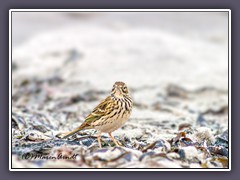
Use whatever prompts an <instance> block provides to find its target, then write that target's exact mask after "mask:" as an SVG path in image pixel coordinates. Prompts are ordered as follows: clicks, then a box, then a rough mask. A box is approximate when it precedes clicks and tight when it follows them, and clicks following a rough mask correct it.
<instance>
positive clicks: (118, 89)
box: [112, 81, 128, 98]
mask: <svg viewBox="0 0 240 180" xmlns="http://www.w3.org/2000/svg"><path fill="white" fill-rule="evenodd" d="M112 94H113V95H114V96H115V97H117V98H122V97H124V95H127V94H128V88H127V85H126V84H125V83H124V82H121V81H118V82H115V83H114V85H113V88H112Z"/></svg>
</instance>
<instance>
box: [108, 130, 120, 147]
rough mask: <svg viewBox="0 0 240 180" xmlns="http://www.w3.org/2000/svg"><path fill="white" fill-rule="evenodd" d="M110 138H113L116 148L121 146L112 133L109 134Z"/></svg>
mask: <svg viewBox="0 0 240 180" xmlns="http://www.w3.org/2000/svg"><path fill="white" fill-rule="evenodd" d="M108 134H109V136H110V137H111V139H112V140H113V142H114V143H115V144H116V146H119V143H118V142H117V140H116V139H115V138H114V137H113V136H112V134H111V133H108Z"/></svg>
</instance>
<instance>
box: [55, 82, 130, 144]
mask: <svg viewBox="0 0 240 180" xmlns="http://www.w3.org/2000/svg"><path fill="white" fill-rule="evenodd" d="M132 106H133V103H132V98H131V97H130V96H129V95H128V88H127V86H126V84H125V83H124V82H120V81H119V82H115V84H114V85H113V88H112V92H111V95H110V96H108V97H107V98H106V99H104V100H103V101H102V102H101V103H100V104H99V105H98V106H97V107H95V108H94V109H93V111H92V112H91V113H90V114H89V115H88V116H87V117H86V119H85V121H84V122H83V123H82V124H81V125H80V126H79V127H78V128H76V129H74V130H73V131H71V132H68V133H64V134H60V135H57V136H58V137H60V138H67V137H69V136H71V135H73V134H75V133H76V132H78V131H81V130H85V129H96V130H98V134H97V136H98V143H99V147H100V148H101V141H100V135H101V133H108V134H109V136H110V137H111V139H112V140H113V142H114V143H115V144H116V145H117V146H118V145H119V144H118V143H117V141H116V140H115V139H114V137H113V136H112V134H111V133H112V132H113V131H115V130H117V129H118V128H120V127H121V126H122V125H123V124H125V122H126V121H127V120H128V118H129V117H130V114H131V111H132Z"/></svg>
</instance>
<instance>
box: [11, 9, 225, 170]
mask: <svg viewBox="0 0 240 180" xmlns="http://www.w3.org/2000/svg"><path fill="white" fill-rule="evenodd" d="M227 18H228V17H227V14H226V13H219V12H216V13H203V12H202V13H197V12H195V13H190V12H189V13H176V12H175V13H170V12H168V13H166V12H165V13H163V12H161V13H133V12H129V13H122V12H116V13H88V14H83V13H65V14H61V13H23V12H21V13H14V14H13V82H12V84H13V92H12V95H13V101H12V103H13V104H12V106H13V120H12V121H13V131H12V132H13V143H12V144H13V154H14V156H13V157H14V164H15V166H16V167H17V166H20V167H32V166H34V167H35V166H36V167H43V168H44V167H48V166H51V167H52V166H53V167H62V166H63V167H65V166H64V165H65V164H64V163H63V164H61V163H60V162H54V163H55V164H51V163H50V165H49V161H44V162H41V163H39V162H37V163H36V162H32V161H30V162H29V161H26V160H22V158H21V157H22V155H23V154H24V153H26V152H29V153H33V152H34V153H36V151H38V152H39V151H40V152H42V150H43V149H46V147H48V148H47V149H48V150H49V151H48V153H46V152H45V155H46V154H47V155H49V154H51V155H56V154H57V153H59V152H65V153H66V152H68V153H70V154H72V153H73V152H74V153H75V152H78V153H79V152H81V153H80V154H81V158H80V159H78V160H75V161H73V162H72V161H70V162H69V163H70V165H69V166H70V167H78V168H79V167H114V168H129V167H134V168H138V167H153V168H156V167H157V168H182V167H191V168H194V167H195V168H196V167H197V168H215V167H220V168H226V167H227V166H228V164H227V161H228V136H226V134H227V132H228V31H227V30H228V26H227V24H228V23H227ZM119 80H120V81H124V82H125V83H126V84H127V85H128V87H129V89H130V93H131V96H132V97H133V100H134V109H133V112H132V116H131V118H130V119H129V121H128V122H127V123H126V125H125V126H123V127H122V128H121V129H119V130H117V131H116V132H114V135H115V136H116V137H117V138H118V139H119V141H120V142H121V143H122V144H124V146H125V148H113V147H110V146H109V144H108V143H106V145H105V146H104V148H105V149H104V150H102V151H100V150H98V149H97V148H96V146H95V145H97V143H96V139H94V138H93V139H91V138H87V140H86V139H82V135H86V134H89V132H83V134H79V135H78V136H79V137H78V136H77V137H75V141H74V138H73V141H71V142H72V143H73V144H71V143H70V144H69V141H57V140H56V138H55V137H54V136H55V134H57V133H59V132H61V131H67V130H70V129H73V128H74V127H77V126H78V125H80V124H81V122H83V120H84V117H86V115H87V114H88V113H89V112H90V111H91V110H92V109H93V108H94V107H95V106H96V105H97V104H98V103H99V101H100V100H101V99H103V98H105V97H106V96H107V95H108V94H109V93H110V90H111V87H112V85H113V83H114V82H115V81H119ZM33 119H34V120H33ZM31 133H32V135H31ZM85 133H86V134H85ZM91 133H94V132H91ZM31 136H33V137H31ZM45 136H47V137H45ZM29 137H31V138H29ZM39 137H41V138H39ZM42 137H45V138H42ZM49 137H51V138H50V140H49ZM104 138H105V140H106V141H107V142H109V138H108V137H107V136H104ZM219 139H220V140H219ZM31 140H32V141H31ZM35 140H36V141H35ZM77 140H78V141H77ZM85 141H86V142H85ZM77 142H78V143H77ZM74 143H75V144H74ZM79 143H80V144H79ZM18 147H27V148H23V149H21V148H20V149H19V148H18ZM49 147H50V148H49ZM66 148H67V149H66ZM216 149H218V150H216ZM42 153H43V152H42ZM163 154H164V155H163ZM110 155H112V156H111V157H115V159H114V158H113V159H111V158H110V157H109V156H110ZM96 157H97V159H96ZM130 157H131V158H130ZM166 157H167V158H166ZM94 158H95V161H94V160H93V159H94Z"/></svg>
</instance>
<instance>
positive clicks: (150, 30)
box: [12, 12, 228, 90]
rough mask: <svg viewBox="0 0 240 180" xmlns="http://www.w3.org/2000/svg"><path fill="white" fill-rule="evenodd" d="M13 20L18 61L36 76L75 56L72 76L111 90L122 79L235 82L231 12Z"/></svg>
mask: <svg viewBox="0 0 240 180" xmlns="http://www.w3.org/2000/svg"><path fill="white" fill-rule="evenodd" d="M12 20H13V23H12V25H13V28H12V29H13V35H12V38H13V60H14V61H16V62H17V61H19V62H20V61H21V63H19V64H24V67H25V69H24V71H25V73H29V75H33V76H34V75H39V74H41V73H43V74H45V73H46V71H47V72H48V75H49V73H52V72H53V71H54V70H56V68H59V67H61V66H62V65H63V63H66V62H74V63H72V64H71V63H69V64H68V65H67V66H71V65H72V67H70V70H64V69H62V71H63V72H61V74H62V76H63V77H64V78H71V79H72V80H76V79H77V80H82V81H85V82H86V81H89V82H91V83H93V84H96V85H99V86H102V87H105V86H106V88H108V89H109V86H110V85H111V84H113V83H114V82H115V81H116V80H122V81H126V83H128V84H129V85H130V86H131V85H132V86H140V87H141V86H143V85H150V86H151V85H155V84H159V85H163V84H165V83H169V82H174V83H180V85H181V86H184V87H186V88H197V87H199V86H202V85H207V86H214V87H218V88H224V89H225V90H226V88H227V73H228V71H227V64H228V54H227V53H228V14H227V12H95V13H94V12H93V13H86V12H72V13H69V12H13V17H12ZM28 59H31V63H29V61H28ZM23 61H26V63H27V64H25V63H23ZM50 61H51V62H50ZM65 65H66V64H65ZM65 65H64V66H65ZM26 68H28V69H26ZM140 81H141V82H140ZM196 86H197V87H196Z"/></svg>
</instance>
